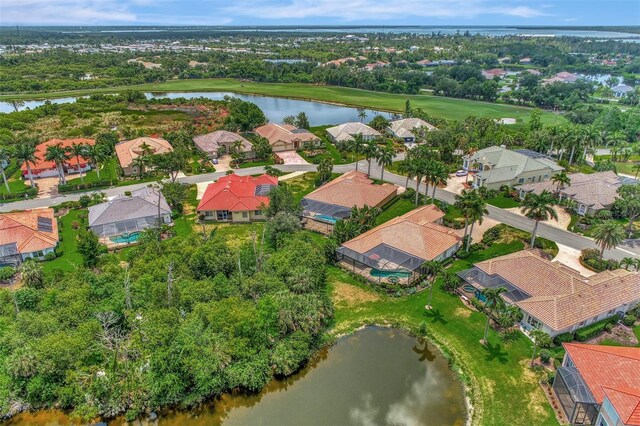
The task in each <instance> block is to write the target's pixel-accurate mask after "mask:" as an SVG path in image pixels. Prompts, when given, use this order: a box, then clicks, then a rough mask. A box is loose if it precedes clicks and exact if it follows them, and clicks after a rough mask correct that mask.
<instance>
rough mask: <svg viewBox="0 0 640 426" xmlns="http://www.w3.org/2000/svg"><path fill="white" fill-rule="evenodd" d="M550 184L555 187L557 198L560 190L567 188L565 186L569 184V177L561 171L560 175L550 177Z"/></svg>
mask: <svg viewBox="0 0 640 426" xmlns="http://www.w3.org/2000/svg"><path fill="white" fill-rule="evenodd" d="M551 182H553V183H554V184H555V185H556V196H558V195H559V194H560V190H561V189H564V188H565V187H567V185H569V184H571V178H570V177H569V175H568V174H567V172H566V171H565V170H563V171H561V172H560V173H556V174H555V175H553V176H551Z"/></svg>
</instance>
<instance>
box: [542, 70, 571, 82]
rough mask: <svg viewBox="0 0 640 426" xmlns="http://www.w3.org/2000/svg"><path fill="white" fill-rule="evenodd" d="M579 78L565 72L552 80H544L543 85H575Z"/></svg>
mask: <svg viewBox="0 0 640 426" xmlns="http://www.w3.org/2000/svg"><path fill="white" fill-rule="evenodd" d="M578 78H579V77H578V76H577V75H575V74H572V73H570V72H566V71H563V72H559V73H557V74H556V75H554V76H553V77H551V78H547V79H545V80H542V84H543V85H547V84H553V83H575V82H576V81H578Z"/></svg>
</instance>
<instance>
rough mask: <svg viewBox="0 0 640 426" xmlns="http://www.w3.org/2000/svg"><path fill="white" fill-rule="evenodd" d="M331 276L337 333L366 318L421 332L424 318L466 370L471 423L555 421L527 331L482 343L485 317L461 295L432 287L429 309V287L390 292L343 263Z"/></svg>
mask: <svg viewBox="0 0 640 426" xmlns="http://www.w3.org/2000/svg"><path fill="white" fill-rule="evenodd" d="M522 248H523V244H522V243H521V242H519V241H515V242H513V243H510V244H494V245H492V246H491V247H490V248H489V249H487V250H483V251H480V252H477V253H473V254H472V255H471V256H470V257H469V258H467V259H465V260H456V261H455V262H454V263H453V264H452V265H451V266H450V268H451V269H452V270H454V271H460V270H464V269H466V268H468V267H469V266H470V265H471V264H472V263H474V262H478V261H481V260H484V259H488V258H491V257H496V256H500V255H504V254H507V253H511V252H514V251H518V250H521V249H522ZM327 276H328V280H329V283H330V286H331V288H332V291H333V293H334V299H335V300H336V303H335V304H336V310H335V327H334V330H333V332H334V333H335V334H343V333H347V332H350V331H353V330H355V329H357V328H358V327H360V326H362V325H367V324H384V325H390V326H399V327H403V328H407V329H409V330H412V331H414V332H416V333H417V332H419V331H418V330H419V328H420V324H421V323H425V324H426V330H427V333H428V334H429V335H430V336H431V338H432V340H433V341H435V342H436V343H437V344H438V346H440V347H441V348H443V349H444V351H445V352H446V353H447V355H449V356H451V358H452V360H453V362H454V368H459V369H461V370H462V373H461V376H462V378H463V380H464V381H465V382H466V383H467V385H468V386H469V387H470V388H471V392H470V397H471V399H472V401H473V405H474V407H475V408H476V414H475V416H474V419H473V421H472V424H482V425H530V424H535V425H555V424H557V422H556V420H555V417H554V415H553V412H552V409H551V407H550V406H549V404H548V403H547V401H546V399H545V397H544V394H543V393H542V390H541V389H540V387H539V386H538V379H539V378H538V376H537V375H536V373H534V372H533V371H531V370H530V369H529V367H528V360H529V359H530V357H531V349H532V346H531V342H530V341H529V340H528V339H527V338H526V337H525V336H524V335H522V334H519V335H518V337H517V338H516V339H515V340H510V341H509V342H508V343H505V342H504V341H503V339H502V338H501V337H500V336H499V335H498V333H496V332H495V331H493V330H491V331H490V333H489V344H488V345H487V346H483V345H481V344H480V339H481V338H482V335H483V331H484V326H485V322H486V317H485V316H484V315H483V314H481V313H479V312H476V311H472V310H470V309H468V308H466V307H465V306H464V305H463V304H462V302H461V301H460V299H459V298H458V297H457V296H453V295H450V294H447V293H444V292H442V291H440V290H439V286H438V287H437V289H436V290H435V291H434V293H433V301H432V305H433V306H434V309H432V310H431V311H429V312H428V311H426V310H425V309H424V305H425V303H426V297H427V295H426V293H420V294H416V295H411V296H405V297H400V298H393V297H387V296H385V295H381V294H379V293H376V292H374V291H373V290H371V289H370V288H369V287H367V286H366V285H364V284H361V283H360V282H358V281H356V280H354V279H353V278H352V277H351V276H350V275H349V274H348V273H346V272H344V271H342V270H341V269H337V268H329V270H328V274H327ZM338 293H340V295H339V296H338V297H335V296H336V295H337V294H338ZM519 404H522V405H519ZM516 405H518V406H517V407H516Z"/></svg>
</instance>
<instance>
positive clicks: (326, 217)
mask: <svg viewBox="0 0 640 426" xmlns="http://www.w3.org/2000/svg"><path fill="white" fill-rule="evenodd" d="M313 218H314V219H315V220H320V221H322V222H329V223H334V224H335V223H336V222H337V221H338V219H336V218H335V217H333V216H329V215H326V214H317V215H315V216H314V217H313Z"/></svg>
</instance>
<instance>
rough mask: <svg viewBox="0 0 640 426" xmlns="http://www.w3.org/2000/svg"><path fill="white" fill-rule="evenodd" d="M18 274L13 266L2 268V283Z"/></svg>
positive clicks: (0, 279) (0, 274)
mask: <svg viewBox="0 0 640 426" xmlns="http://www.w3.org/2000/svg"><path fill="white" fill-rule="evenodd" d="M15 274H16V269H15V268H12V267H11V266H5V267H4V268H0V281H8V280H10V279H11V278H13V276H14V275H15Z"/></svg>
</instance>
